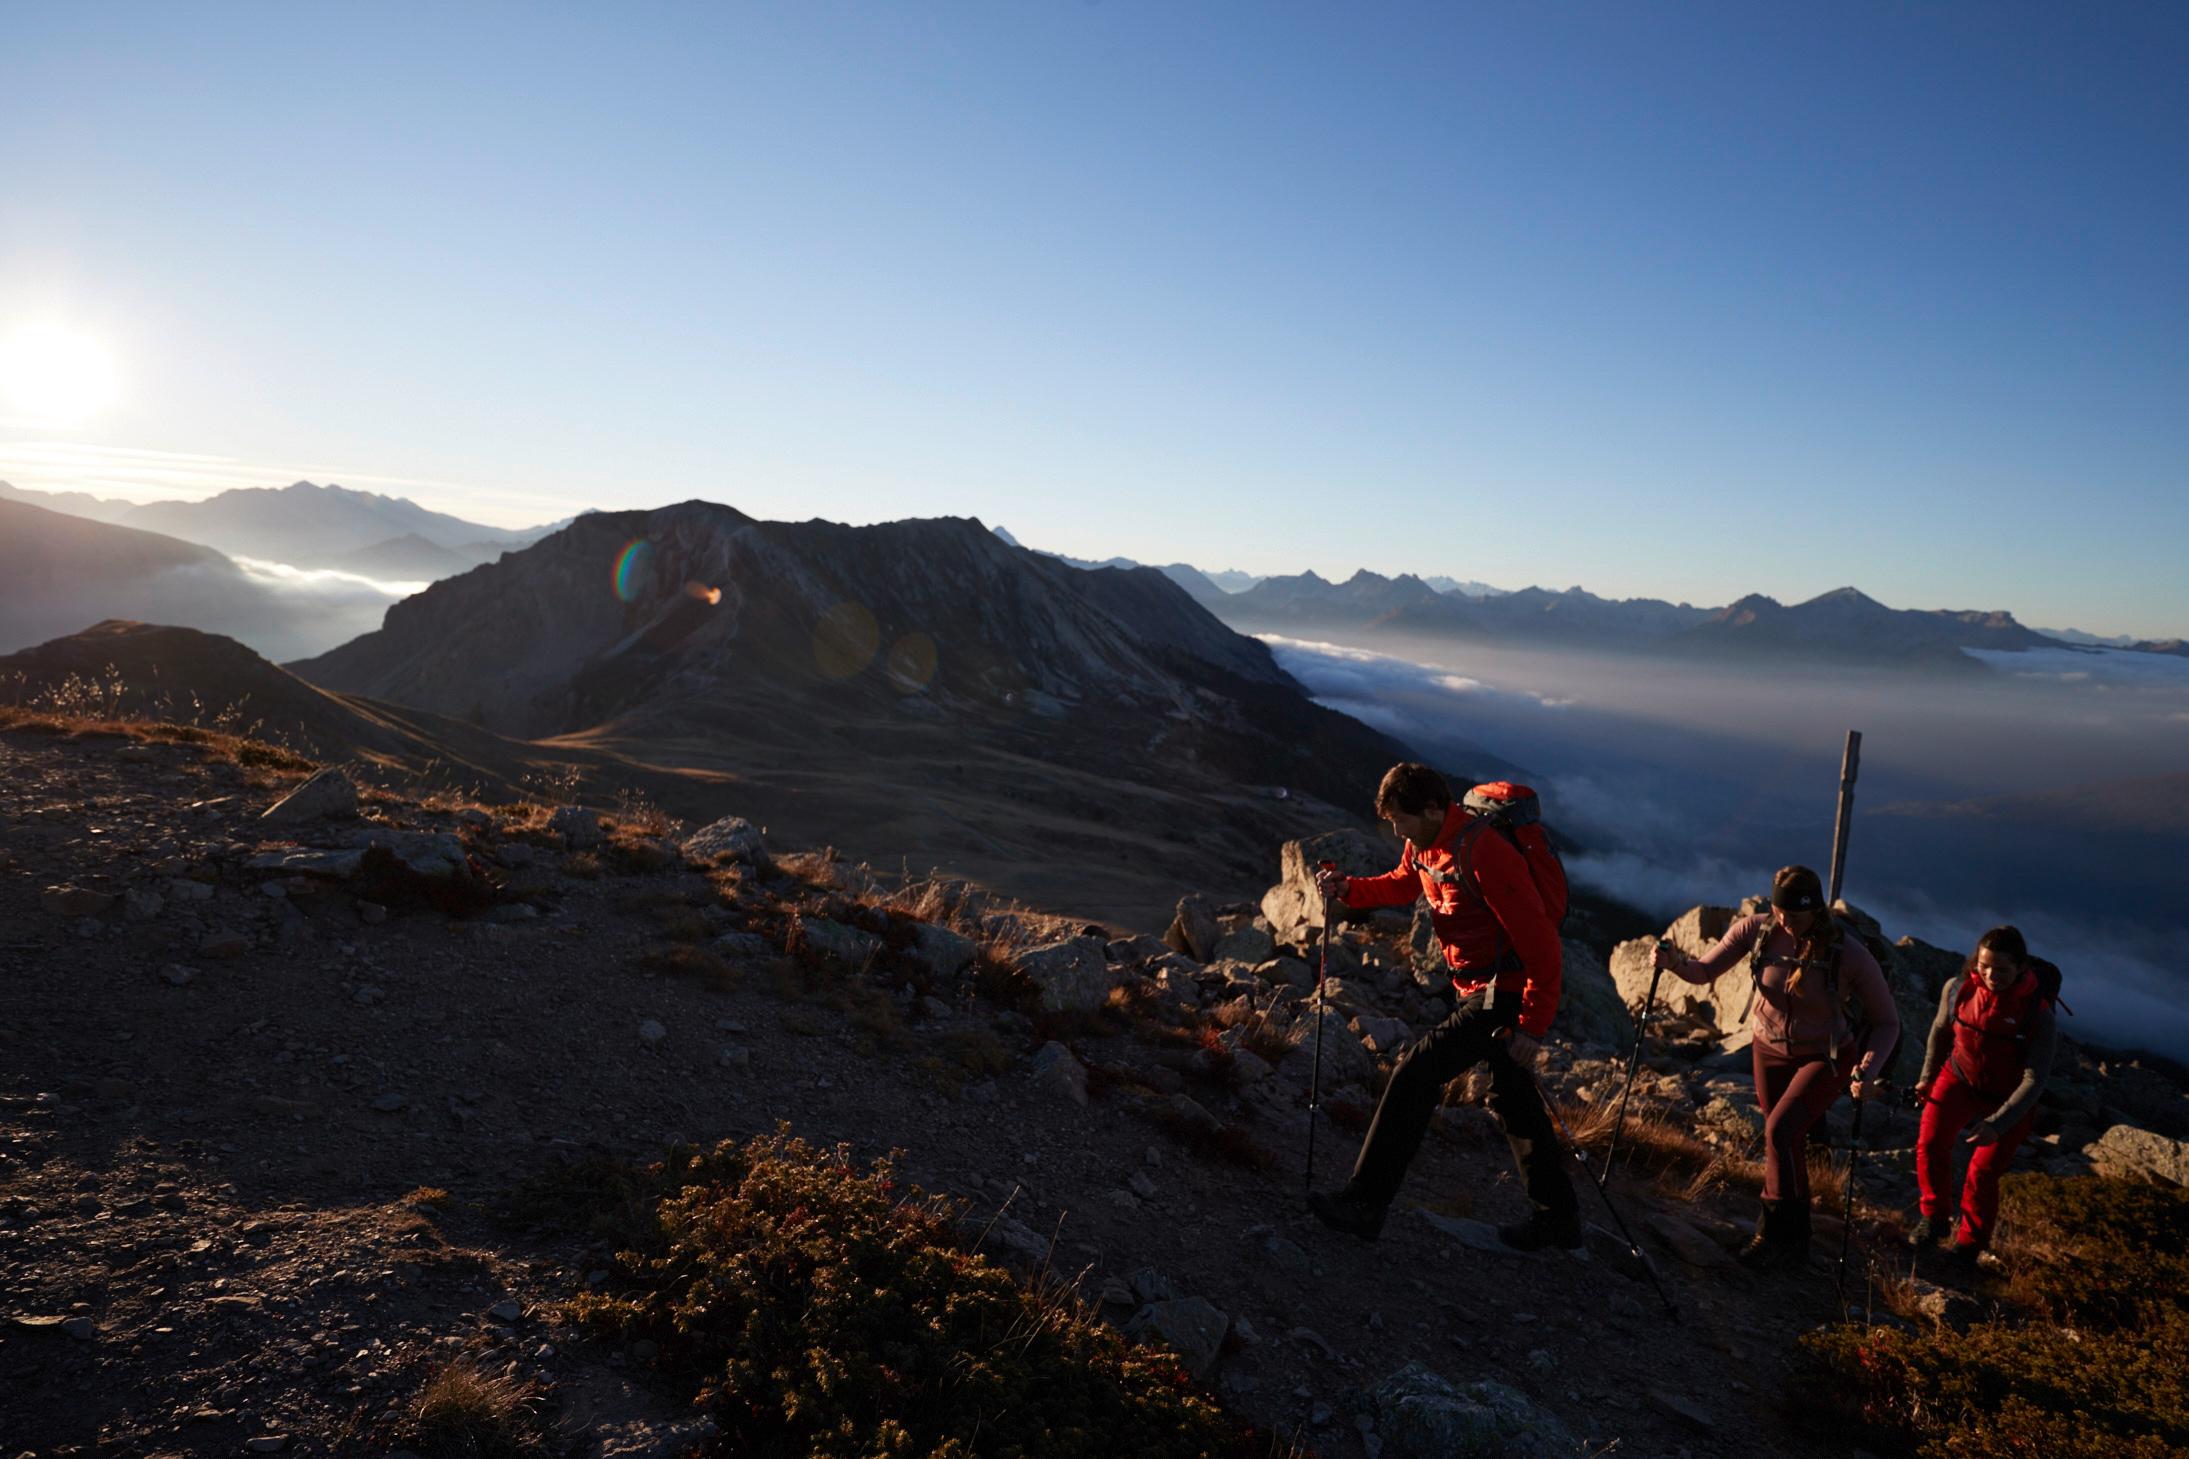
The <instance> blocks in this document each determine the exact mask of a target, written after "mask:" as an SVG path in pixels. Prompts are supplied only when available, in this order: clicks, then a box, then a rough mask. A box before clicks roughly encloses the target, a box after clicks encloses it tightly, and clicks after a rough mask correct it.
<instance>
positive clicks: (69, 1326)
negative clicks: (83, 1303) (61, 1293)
mask: <svg viewBox="0 0 2189 1459" xmlns="http://www.w3.org/2000/svg"><path fill="white" fill-rule="evenodd" d="M61 1331H63V1332H65V1333H67V1334H68V1335H69V1336H70V1337H72V1338H74V1339H76V1341H78V1342H90V1341H91V1340H92V1339H93V1338H95V1337H97V1336H98V1335H99V1325H98V1324H97V1323H95V1322H93V1321H92V1320H91V1319H90V1318H88V1317H71V1318H69V1319H68V1320H67V1321H66V1322H63V1323H62V1324H61Z"/></svg>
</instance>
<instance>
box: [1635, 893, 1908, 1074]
mask: <svg viewBox="0 0 2189 1459" xmlns="http://www.w3.org/2000/svg"><path fill="white" fill-rule="evenodd" d="M1758 937H1764V938H1767V939H1768V940H1767V941H1766V942H1765V943H1764V946H1763V951H1764V965H1763V973H1762V976H1761V977H1760V978H1759V979H1758V980H1757V987H1756V1000H1755V1003H1754V1005H1753V1008H1752V1011H1751V1012H1750V1014H1749V1018H1748V1031H1749V1034H1750V1036H1751V1037H1752V1038H1754V1039H1755V1041H1756V1042H1757V1043H1758V1044H1760V1045H1762V1046H1763V1047H1764V1048H1765V1049H1766V1050H1768V1051H1770V1052H1773V1053H1779V1054H1784V1055H1787V1056H1788V1057H1790V1058H1797V1059H1822V1058H1826V1057H1828V1056H1829V1054H1830V1052H1831V1045H1832V1038H1833V1035H1834V1032H1835V1026H1836V1032H1837V1034H1838V1037H1839V1041H1840V1052H1841V1053H1842V1054H1843V1055H1844V1054H1846V1053H1847V1052H1848V1049H1847V1041H1848V1039H1849V1038H1850V1037H1851V1036H1852V1034H1853V1032H1854V1030H1853V1028H1852V1026H1851V1021H1850V1020H1849V1019H1848V1017H1847V1014H1846V1009H1845V1004H1846V1002H1847V1000H1848V999H1849V998H1855V999H1859V1000H1860V1001H1861V1003H1862V1008H1863V1011H1864V1012H1865V1013H1866V1014H1868V1015H1869V1025H1870V1027H1869V1037H1868V1038H1867V1039H1866V1040H1865V1041H1864V1043H1863V1045H1862V1048H1861V1049H1860V1050H1859V1051H1858V1052H1859V1054H1860V1061H1859V1062H1858V1063H1857V1065H1856V1071H1857V1072H1858V1073H1860V1074H1861V1075H1862V1076H1863V1077H1864V1078H1874V1077H1875V1076H1877V1075H1879V1074H1882V1073H1883V1072H1884V1070H1883V1069H1881V1068H1879V1067H1878V1066H1879V1064H1880V1062H1881V1061H1882V1060H1883V1059H1884V1057H1885V1055H1886V1053H1887V1052H1888V1051H1889V1050H1891V1048H1892V1046H1893V1042H1894V1040H1895V1039H1896V1038H1897V1037H1898V1036H1899V1033H1900V1010H1899V1009H1898V1008H1897V1007H1895V1006H1894V1004H1893V995H1892V990H1891V989H1890V988H1888V987H1887V986H1886V985H1885V974H1884V972H1883V970H1882V969H1880V968H1879V967H1878V965H1877V959H1876V958H1874V957H1872V956H1870V950H1869V949H1868V948H1867V947H1864V946H1863V945H1862V939H1861V938H1859V937H1857V936H1855V935H1854V934H1853V933H1852V932H1849V933H1846V934H1844V935H1843V936H1842V937H1841V939H1840V948H1841V952H1840V963H1839V994H1840V1002H1841V1006H1840V1007H1838V1008H1834V1007H1832V1006H1831V1001H1830V1000H1831V995H1830V990H1829V985H1830V983H1831V981H1832V980H1831V979H1830V978H1829V977H1828V976H1827V975H1826V970H1825V969H1824V968H1821V967H1811V968H1810V969H1809V971H1808V972H1807V973H1806V974H1805V975H1804V976H1803V977H1802V980H1801V991H1800V992H1799V993H1798V994H1794V995H1792V996H1789V995H1788V993H1787V991H1786V982H1787V979H1788V977H1789V976H1790V975H1791V974H1792V973H1793V970H1794V969H1793V961H1794V939H1793V936H1792V935H1791V934H1789V933H1787V932H1786V931H1784V930H1783V929H1781V928H1780V927H1779V926H1778V925H1777V923H1776V922H1775V921H1774V920H1773V919H1772V916H1771V914H1770V913H1769V912H1758V913H1756V914H1754V915H1753V916H1749V917H1743V918H1741V919H1740V921H1738V922H1735V923H1734V924H1733V925H1732V926H1731V927H1728V928H1727V929H1726V930H1725V936H1723V937H1721V938H1719V939H1718V945H1717V946H1716V947H1713V948H1712V949H1710V951H1708V952H1706V953H1704V954H1703V955H1702V956H1701V957H1697V958H1685V959H1682V960H1681V961H1680V962H1678V963H1676V964H1674V965H1673V967H1672V971H1673V972H1674V973H1676V974H1678V975H1679V976H1680V977H1682V978H1685V979H1686V980H1687V981H1688V982H1690V983H1708V982H1711V981H1713V980H1714V979H1716V978H1717V977H1718V975H1719V974H1721V973H1723V972H1725V971H1726V970H1727V969H1729V968H1731V967H1733V966H1734V965H1735V964H1736V963H1745V962H1746V961H1747V959H1748V955H1749V952H1750V950H1751V949H1753V948H1754V947H1755V945H1756V939H1757V938H1758Z"/></svg>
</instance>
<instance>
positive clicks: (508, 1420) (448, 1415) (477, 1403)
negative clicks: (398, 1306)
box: [407, 1358, 551, 1459]
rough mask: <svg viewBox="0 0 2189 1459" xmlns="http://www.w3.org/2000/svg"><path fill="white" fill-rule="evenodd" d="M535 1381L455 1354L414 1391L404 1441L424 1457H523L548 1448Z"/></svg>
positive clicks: (495, 1458) (493, 1458)
mask: <svg viewBox="0 0 2189 1459" xmlns="http://www.w3.org/2000/svg"><path fill="white" fill-rule="evenodd" d="M542 1406H543V1395H542V1394H541V1392H540V1389H539V1387H538V1385H536V1384H533V1383H530V1382H527V1381H525V1380H524V1379H522V1378H519V1377H518V1376H517V1375H516V1373H515V1372H514V1371H513V1370H505V1371H502V1372H498V1373H497V1372H488V1371H487V1370H486V1369H485V1368H483V1367H481V1366H480V1365H479V1363H478V1362H477V1360H475V1359H472V1358H459V1359H457V1360H456V1361H455V1362H453V1363H451V1364H449V1365H448V1366H447V1367H445V1368H443V1369H441V1370H440V1371H439V1372H438V1373H435V1374H434V1375H433V1377H432V1378H431V1379H429V1380H428V1381H427V1383H426V1387H425V1391H424V1392H422V1393H420V1394H419V1395H418V1402H417V1404H416V1405H415V1406H414V1407H413V1408H412V1410H411V1414H410V1422H409V1424H408V1425H407V1429H408V1435H407V1438H408V1441H409V1443H410V1444H411V1445H413V1446H414V1447H415V1448H416V1449H417V1450H418V1452H419V1453H421V1454H423V1455H425V1456H427V1459H528V1456H532V1455H540V1454H546V1453H549V1452H551V1451H550V1449H549V1446H548V1439H547V1432H546V1427H545V1425H544V1424H543V1422H542V1421H541V1417H540V1410H541V1408H542Z"/></svg>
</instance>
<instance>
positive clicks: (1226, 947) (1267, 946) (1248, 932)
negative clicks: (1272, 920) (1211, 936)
mask: <svg viewBox="0 0 2189 1459" xmlns="http://www.w3.org/2000/svg"><path fill="white" fill-rule="evenodd" d="M1276 951H1277V943H1276V940H1275V939H1274V938H1272V937H1271V936H1270V935H1269V930H1268V929H1267V928H1265V927H1258V926H1255V925H1254V924H1253V923H1251V922H1250V923H1248V924H1247V925H1246V926H1244V927H1241V928H1239V929H1238V930H1237V931H1236V932H1227V933H1225V934H1224V935H1223V936H1221V937H1219V938H1217V939H1216V946H1215V947H1214V948H1213V949H1212V950H1211V956H1210V958H1209V959H1208V960H1209V961H1211V962H1223V961H1225V960H1227V959H1228V960H1232V961H1237V962H1242V963H1247V964H1249V965H1251V964H1254V963H1259V962H1266V961H1268V959H1269V958H1270V956H1271V955H1272V954H1274V953H1275V952H1276Z"/></svg>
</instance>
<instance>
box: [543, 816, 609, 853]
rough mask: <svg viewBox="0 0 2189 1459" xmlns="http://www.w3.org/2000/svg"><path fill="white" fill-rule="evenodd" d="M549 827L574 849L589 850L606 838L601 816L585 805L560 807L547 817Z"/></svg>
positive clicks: (563, 842)
mask: <svg viewBox="0 0 2189 1459" xmlns="http://www.w3.org/2000/svg"><path fill="white" fill-rule="evenodd" d="M547 829H548V830H549V831H551V832H553V833H554V834H556V835H559V836H561V837H562V844H563V845H565V846H567V847H569V848H570V849H571V850H573V851H584V850H589V849H591V848H592V847H595V846H598V845H600V843H601V842H602V840H604V839H605V838H604V837H603V835H602V833H601V829H600V817H599V816H596V815H594V814H593V813H592V812H591V811H589V810H587V809H586V808H585V807H584V806H577V805H566V806H561V807H558V808H557V809H556V811H555V813H554V814H553V815H551V816H549V817H548V818H547Z"/></svg>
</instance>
